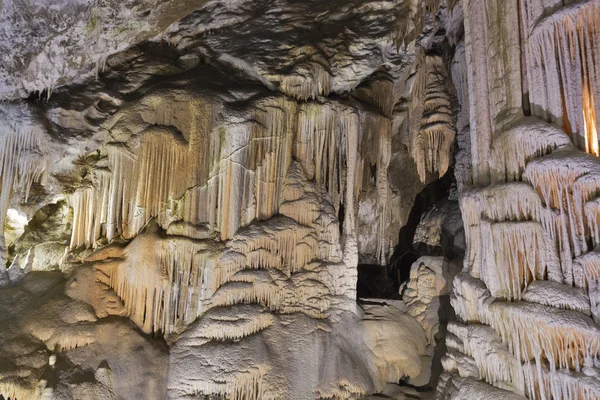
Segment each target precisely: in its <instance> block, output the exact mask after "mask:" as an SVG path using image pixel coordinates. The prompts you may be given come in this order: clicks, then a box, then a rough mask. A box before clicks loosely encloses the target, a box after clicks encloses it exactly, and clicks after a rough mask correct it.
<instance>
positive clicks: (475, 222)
mask: <svg viewBox="0 0 600 400" xmlns="http://www.w3.org/2000/svg"><path fill="white" fill-rule="evenodd" d="M463 7H464V8H463V11H462V13H463V14H464V37H462V38H461V35H462V32H460V30H456V31H455V32H457V35H456V36H455V41H456V43H457V51H456V53H455V59H454V61H453V81H454V82H455V83H457V92H458V93H462V95H460V96H459V100H460V102H461V106H462V109H463V110H465V112H463V111H461V113H459V122H458V123H457V124H458V125H462V126H464V127H465V132H470V133H469V138H468V139H469V140H460V134H459V146H460V145H461V142H462V143H465V144H468V145H469V146H470V149H466V150H465V151H464V153H463V157H465V159H467V160H468V158H469V157H470V158H471V160H470V162H471V170H472V176H471V179H472V182H473V183H474V184H473V185H468V184H467V185H465V186H463V187H462V190H461V193H460V196H459V197H460V200H459V201H460V208H461V212H462V217H463V222H464V228H465V239H466V244H467V252H466V255H465V260H464V269H463V271H462V273H461V274H460V275H458V276H457V277H456V278H455V280H454V282H453V286H454V289H453V292H452V298H451V303H452V306H453V308H454V310H455V312H456V317H457V321H456V322H450V323H449V324H448V334H447V337H446V345H447V349H448V350H447V354H446V356H445V357H444V359H443V360H442V363H443V366H444V370H445V372H444V374H443V375H442V376H441V378H440V382H439V385H438V389H437V397H438V398H440V399H467V398H506V399H524V398H528V399H598V398H600V379H599V378H600V373H599V372H600V369H599V368H600V343H599V340H600V326H599V325H598V324H599V322H600V315H599V314H598V302H599V298H598V295H599V292H598V282H599V278H600V264H598V262H597V261H598V260H599V258H598V252H597V250H598V249H597V246H598V217H599V214H598V211H599V209H598V207H597V205H598V199H597V196H598V193H600V191H599V190H600V179H599V178H600V176H599V175H598V174H599V172H600V169H599V168H600V160H599V159H598V158H597V156H598V150H597V149H598V136H597V132H598V122H597V120H596V117H595V116H596V114H597V112H598V107H599V103H598V99H599V98H600V97H599V96H600V93H599V92H598V82H599V81H598V74H597V72H596V71H597V70H598V68H599V66H600V58H599V55H600V53H598V52H597V51H596V50H597V48H598V45H599V43H600V42H599V39H598V21H599V19H598V15H599V14H598V10H600V3H599V2H597V1H581V2H575V1H574V2H556V1H532V0H527V1H493V0H486V1H464V2H463ZM461 18H463V15H460V16H456V17H455V19H461ZM465 76H466V79H465ZM461 82H462V83H461ZM594 100H596V101H594ZM463 115H464V117H461V116H463ZM461 118H463V120H464V121H465V122H467V121H468V126H467V125H466V124H465V123H464V122H461V121H460V119H461ZM469 150H470V151H469ZM457 163H458V161H457ZM461 169H462V170H466V168H461ZM457 171H458V169H457ZM457 180H458V179H457ZM462 181H463V182H468V179H463V180H462Z"/></svg>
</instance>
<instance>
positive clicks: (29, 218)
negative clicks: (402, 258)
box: [0, 0, 455, 400]
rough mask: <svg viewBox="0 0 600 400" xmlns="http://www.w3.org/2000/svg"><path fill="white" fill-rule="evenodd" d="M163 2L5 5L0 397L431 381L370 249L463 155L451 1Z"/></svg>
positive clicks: (420, 335)
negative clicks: (457, 143) (375, 286)
mask: <svg viewBox="0 0 600 400" xmlns="http://www.w3.org/2000/svg"><path fill="white" fill-rule="evenodd" d="M66 3H69V2H66ZM130 6H131V7H130ZM154 6H155V5H154V4H153V3H152V2H150V3H148V2H146V3H144V4H135V5H133V4H132V5H129V3H123V4H116V3H115V4H112V3H110V2H108V3H106V2H104V3H103V4H102V5H92V4H87V3H85V2H84V3H82V4H81V5H80V12H77V11H76V10H75V9H73V10H71V9H70V11H69V13H61V10H62V11H64V10H65V7H66V5H65V4H62V3H61V4H57V5H56V7H54V8H52V9H51V10H46V11H44V10H42V9H39V8H30V9H27V8H24V7H25V5H23V4H20V3H19V2H8V3H6V4H5V5H3V7H2V8H1V13H2V14H1V16H0V20H2V21H7V23H6V24H3V28H2V30H1V31H0V32H1V33H2V36H0V37H1V38H3V39H4V41H5V42H6V41H11V42H13V43H14V46H12V47H10V52H8V53H7V55H5V58H6V57H8V58H10V59H11V60H10V61H11V62H10V63H9V62H7V63H5V64H4V65H3V66H2V68H0V78H1V80H0V82H2V83H1V85H2V90H0V95H1V96H2V98H3V99H7V100H9V99H13V100H14V99H15V97H18V96H22V97H27V98H26V99H22V100H21V101H12V102H3V103H1V104H0V118H1V120H2V124H1V128H0V143H1V146H0V179H1V182H2V186H0V226H2V227H3V235H0V237H1V241H0V286H1V287H2V288H1V289H0V307H1V309H2V314H1V315H0V318H1V319H2V321H3V322H2V329H0V347H1V349H2V351H1V352H0V398H4V399H11V400H14V399H17V400H21V399H36V398H43V399H50V398H52V399H113V398H114V399H132V398H144V399H164V398H172V399H189V398H205V397H207V396H208V397H209V398H227V399H311V398H315V399H331V398H335V399H359V398H363V397H364V396H367V395H370V394H373V393H395V395H394V396H395V397H396V398H404V393H408V395H411V396H414V395H415V393H417V394H418V392H417V391H416V390H415V389H414V387H420V386H423V387H425V388H426V389H428V390H429V392H431V391H430V389H431V387H432V386H431V382H430V379H429V376H430V372H429V370H430V369H431V367H430V366H431V364H432V357H433V354H434V352H435V343H436V339H434V338H433V336H435V332H436V329H435V328H434V325H436V322H435V321H433V320H432V319H431V318H427V319H423V318H421V319H419V318H416V316H417V314H415V313H414V312H412V311H410V310H409V309H408V308H407V307H406V304H405V303H403V302H402V301H389V302H388V301H383V300H380V299H374V300H371V301H368V302H360V303H359V301H358V299H357V278H358V276H357V268H358V264H359V262H360V263H374V264H379V265H385V264H387V263H388V262H389V261H390V259H391V258H392V255H393V253H394V249H395V247H396V246H397V245H398V243H399V235H398V232H399V230H400V228H401V227H402V226H404V225H406V224H407V223H408V220H409V218H410V214H411V210H412V208H413V205H414V203H415V201H416V200H415V199H416V198H417V196H418V194H419V192H420V191H421V190H422V189H423V188H424V187H425V185H428V184H431V183H432V182H434V181H437V180H438V179H439V178H440V177H442V176H444V175H446V174H447V172H448V171H449V170H450V169H451V160H452V154H453V150H454V149H453V143H454V117H453V112H454V108H455V107H454V98H455V94H454V92H453V90H452V84H451V80H450V72H449V69H448V68H447V67H446V64H445V60H446V59H447V58H448V54H449V49H448V47H447V45H446V39H445V37H444V35H443V26H442V23H441V20H440V18H439V13H441V12H443V10H444V7H443V5H440V4H439V3H438V2H430V3H427V4H422V3H420V2H416V1H401V0H395V1H371V2H355V4H351V5H350V4H348V3H347V2H346V1H336V2H317V1H309V2H304V3H298V2H288V1H274V2H272V1H269V2H264V1H256V2H244V3H242V2H231V1H215V2H210V3H208V4H206V5H204V2H202V1H198V2H191V1H173V2H171V3H165V4H161V5H160V7H159V8H158V9H155V7H154ZM169 7H171V8H172V9H169V10H168V11H166V9H167V8H169ZM20 10H21V11H22V10H26V11H27V12H26V13H23V12H21V11H20ZM80 14H81V15H80ZM29 16H32V18H29ZM34 17H35V18H34ZM46 19H48V24H47V26H46V29H45V30H40V29H39V28H40V26H41V25H44V21H45V20H46ZM86 21H87V22H86ZM125 21H126V22H125ZM315 24H316V25H318V27H319V29H317V30H315V29H314V26H315ZM28 34H31V35H30V36H31V40H32V42H31V45H30V46H27V45H26V44H25V43H23V40H22V38H23V37H24V36H26V35H28ZM3 45H4V44H3ZM17 56H21V57H22V58H21V59H22V60H23V63H24V65H23V66H24V68H17V67H16V66H15V61H14V60H15V59H16V58H17ZM8 58H7V60H8ZM94 75H95V76H94ZM399 177H402V178H401V179H399ZM444 265H445V264H444ZM438 272H440V274H442V275H444V273H443V271H438ZM444 276H447V274H446V275H444ZM433 286H434V287H433V288H431V290H430V291H427V292H426V293H423V294H422V295H423V296H429V297H428V298H427V301H433V305H432V308H431V310H433V311H431V312H430V313H429V314H428V315H430V316H433V315H434V314H435V313H436V312H437V310H438V308H436V304H437V303H436V302H435V300H432V297H436V296H438V295H440V292H441V291H443V288H447V287H448V285H446V284H444V285H442V286H443V288H442V286H439V285H438V286H439V287H438V286H436V285H433ZM444 294H446V292H444ZM424 301H425V300H424ZM413 308H414V307H413ZM411 310H412V309H411ZM400 382H404V383H405V385H404V386H402V385H400ZM423 390H425V389H423Z"/></svg>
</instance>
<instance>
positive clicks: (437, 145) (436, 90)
mask: <svg viewBox="0 0 600 400" xmlns="http://www.w3.org/2000/svg"><path fill="white" fill-rule="evenodd" d="M419 64H420V65H419V70H418V72H417V74H418V75H417V79H416V82H415V88H414V92H413V100H412V105H411V116H410V119H411V123H410V125H411V127H410V129H411V132H415V133H412V134H411V140H410V149H411V155H412V158H413V159H414V160H415V163H416V164H417V171H418V173H419V177H420V178H421V181H422V182H425V181H426V180H427V176H428V174H437V175H438V176H439V177H442V176H443V175H444V174H445V173H446V171H447V170H448V167H449V166H450V161H451V157H452V147H453V144H454V137H455V134H456V130H455V123H454V116H453V111H452V106H451V102H450V90H449V78H448V71H447V67H446V66H445V63H444V61H443V59H442V58H441V57H438V56H427V57H422V58H421V61H420V63H419Z"/></svg>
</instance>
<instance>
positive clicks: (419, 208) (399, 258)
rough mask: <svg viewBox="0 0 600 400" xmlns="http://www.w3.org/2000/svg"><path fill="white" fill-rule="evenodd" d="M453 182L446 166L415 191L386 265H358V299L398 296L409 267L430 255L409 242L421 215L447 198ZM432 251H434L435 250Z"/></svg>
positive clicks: (407, 277)
mask: <svg viewBox="0 0 600 400" xmlns="http://www.w3.org/2000/svg"><path fill="white" fill-rule="evenodd" d="M453 182H454V169H453V168H449V169H448V171H447V172H446V174H445V175H444V176H443V177H441V178H440V179H437V180H435V181H433V182H431V183H429V184H427V185H426V186H425V187H424V188H423V190H422V191H421V192H420V193H419V194H417V196H416V197H415V200H414V203H413V207H412V209H411V211H410V214H409V216H408V220H407V222H406V224H405V225H404V226H403V227H402V228H401V229H400V231H399V233H398V245H397V246H396V247H395V249H394V253H393V254H392V256H391V258H390V262H389V263H388V264H387V265H378V264H359V265H358V283H357V297H358V298H375V299H398V300H399V299H401V298H402V294H401V293H400V292H399V290H400V286H401V285H402V283H404V282H406V281H407V280H408V279H409V277H410V268H411V266H412V265H413V263H414V262H415V261H417V259H418V258H419V257H421V256H423V255H425V253H427V254H431V250H432V249H428V250H427V251H424V249H420V248H416V247H415V246H414V244H413V239H414V237H415V232H416V230H417V227H418V226H419V223H420V222H421V217H422V216H423V214H424V213H425V212H426V211H427V210H429V209H430V208H431V207H432V206H433V205H434V204H435V203H437V202H439V201H441V200H443V199H444V198H447V197H448V195H449V193H450V188H451V186H452V184H453ZM433 250H434V252H435V249H433ZM438 251H439V252H441V253H443V252H444V250H443V249H438ZM442 255H445V254H442Z"/></svg>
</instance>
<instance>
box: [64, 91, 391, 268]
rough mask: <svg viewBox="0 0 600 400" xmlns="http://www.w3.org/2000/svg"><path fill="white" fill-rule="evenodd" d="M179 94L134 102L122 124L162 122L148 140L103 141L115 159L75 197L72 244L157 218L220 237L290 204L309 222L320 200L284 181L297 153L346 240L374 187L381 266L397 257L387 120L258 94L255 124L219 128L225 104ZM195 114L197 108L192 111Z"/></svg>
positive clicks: (165, 224)
mask: <svg viewBox="0 0 600 400" xmlns="http://www.w3.org/2000/svg"><path fill="white" fill-rule="evenodd" d="M177 93H178V95H179V96H180V97H182V98H187V97H186V96H185V95H184V94H183V93H179V92H177ZM161 96H163V97H165V98H171V97H173V96H171V95H169V93H161ZM169 96H171V97H169ZM188 97H189V96H188ZM173 98H174V100H173V101H172V102H167V101H165V100H164V99H162V98H160V97H157V96H155V95H149V96H147V98H144V99H142V100H141V101H140V102H141V104H142V106H139V107H137V106H136V107H130V108H124V111H123V112H124V113H129V114H127V115H128V118H121V119H119V121H122V120H123V121H130V120H136V121H138V122H139V119H140V118H137V117H135V115H130V114H131V113H139V115H141V120H142V121H143V123H144V124H153V125H151V126H149V127H146V128H145V129H142V130H139V132H140V133H139V134H138V136H139V144H138V143H137V142H135V141H132V140H131V139H129V140H128V141H127V142H112V143H108V144H106V145H105V146H104V149H103V155H105V156H106V157H103V158H102V159H101V160H100V161H99V162H98V163H97V164H96V167H95V169H94V170H93V171H92V173H91V174H90V175H89V176H90V179H87V181H89V182H87V184H86V185H85V186H83V187H81V188H80V189H79V190H78V191H77V192H76V193H75V194H74V195H73V196H72V205H73V207H74V213H75V216H76V218H75V224H74V230H73V238H72V242H71V248H77V247H97V246H98V245H100V244H103V243H106V242H111V241H112V240H113V239H115V238H117V237H119V236H122V237H124V238H125V239H131V238H133V237H135V236H136V235H137V234H138V232H140V231H141V229H142V228H143V227H144V226H145V225H146V224H147V223H148V221H150V220H151V219H153V218H155V219H156V221H157V222H158V224H159V225H160V226H161V227H162V228H163V229H165V230H169V229H170V230H171V232H173V233H177V234H184V235H187V236H190V237H194V238H198V239H200V238H209V237H220V239H221V240H229V239H231V238H233V237H234V235H235V234H236V232H237V231H238V230H239V229H240V228H241V227H245V226H248V225H249V224H250V223H252V222H253V221H257V220H258V221H261V220H267V219H269V218H271V217H272V216H273V215H276V214H278V213H282V211H285V213H288V214H289V215H291V216H293V217H294V218H299V219H298V222H300V223H301V224H309V223H310V222H312V220H314V217H315V215H316V214H318V213H319V212H320V210H319V207H320V205H319V203H318V202H317V203H316V206H315V205H313V206H314V210H313V212H312V214H311V213H308V212H306V213H305V212H303V211H302V212H300V211H299V210H301V208H302V207H299V206H294V205H292V204H291V203H290V202H288V203H287V204H285V205H284V203H285V202H286V200H285V199H284V196H283V194H282V193H283V190H284V185H285V177H286V176H287V173H288V170H289V168H290V165H291V163H292V160H293V159H295V160H297V161H298V163H299V164H300V165H301V166H302V169H303V170H304V173H305V174H306V177H307V178H308V179H309V180H314V181H315V183H316V185H317V189H316V190H317V191H316V192H315V193H316V194H315V195H317V196H321V195H326V196H327V197H328V199H329V200H328V202H329V203H330V204H331V205H332V206H333V210H334V214H336V215H337V214H338V213H339V210H340V208H341V207H342V206H343V208H344V210H345V213H344V218H345V221H343V223H344V233H345V236H346V237H347V236H352V235H354V234H355V232H356V222H355V220H354V218H355V215H354V214H355V210H356V206H357V201H358V197H359V194H360V193H361V191H364V190H370V189H373V186H374V189H376V191H377V194H378V196H377V209H378V210H377V211H378V222H379V223H378V225H377V226H378V232H377V247H376V249H374V251H375V252H376V257H377V259H378V260H379V262H381V263H385V262H386V261H387V260H388V258H389V256H390V254H391V249H393V248H394V247H395V245H396V243H397V240H398V239H397V235H395V234H394V233H393V229H390V227H392V226H394V225H396V224H397V223H399V222H400V221H399V219H400V217H401V216H400V212H399V211H398V207H394V206H393V204H392V203H393V202H394V201H397V199H398V196H393V194H392V190H391V186H390V183H389V182H388V179H387V168H388V166H389V164H390V160H391V155H392V149H391V147H392V143H391V142H392V140H391V137H392V122H391V120H390V119H389V118H387V117H384V116H382V115H380V114H376V113H371V112H368V111H363V110H361V111H357V110H356V109H354V108H353V107H350V106H347V105H344V104H341V103H337V102H323V103H313V102H307V103H302V104H298V103H297V102H295V101H292V100H289V99H287V98H283V97H272V98H266V99H261V100H259V101H257V103H256V104H254V105H253V107H252V108H251V109H249V110H248V111H247V113H248V114H247V119H246V120H245V121H243V122H240V123H236V124H229V125H217V124H216V123H215V118H214V114H215V113H216V110H215V109H213V108H214V107H216V106H212V105H210V104H205V103H203V102H201V101H198V100H193V99H192V100H190V104H191V105H190V104H188V103H186V102H182V101H179V100H177V97H176V96H175V97H173ZM211 110H212V111H211ZM192 111H194V112H196V113H197V114H198V116H197V117H194V118H192V117H190V116H189V115H188V114H189V113H190V112H192ZM136 115H137V114H136ZM136 118H137V119H136ZM203 118H204V119H207V120H208V122H206V121H203ZM117 128H118V132H126V131H128V130H127V129H125V128H126V127H122V126H120V125H118V123H115V125H114V127H113V128H112V130H113V131H115V132H117ZM131 130H132V129H129V131H131ZM122 135H124V133H121V134H116V133H115V137H120V136H122ZM132 143H133V144H132ZM372 171H375V174H373V173H372ZM322 191H324V193H321V192H322ZM282 207H283V208H285V210H283V208H282ZM313 214H314V215H313ZM323 221H324V219H322V222H323ZM340 239H343V237H338V238H337V241H339V240H340ZM350 240H353V239H350Z"/></svg>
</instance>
